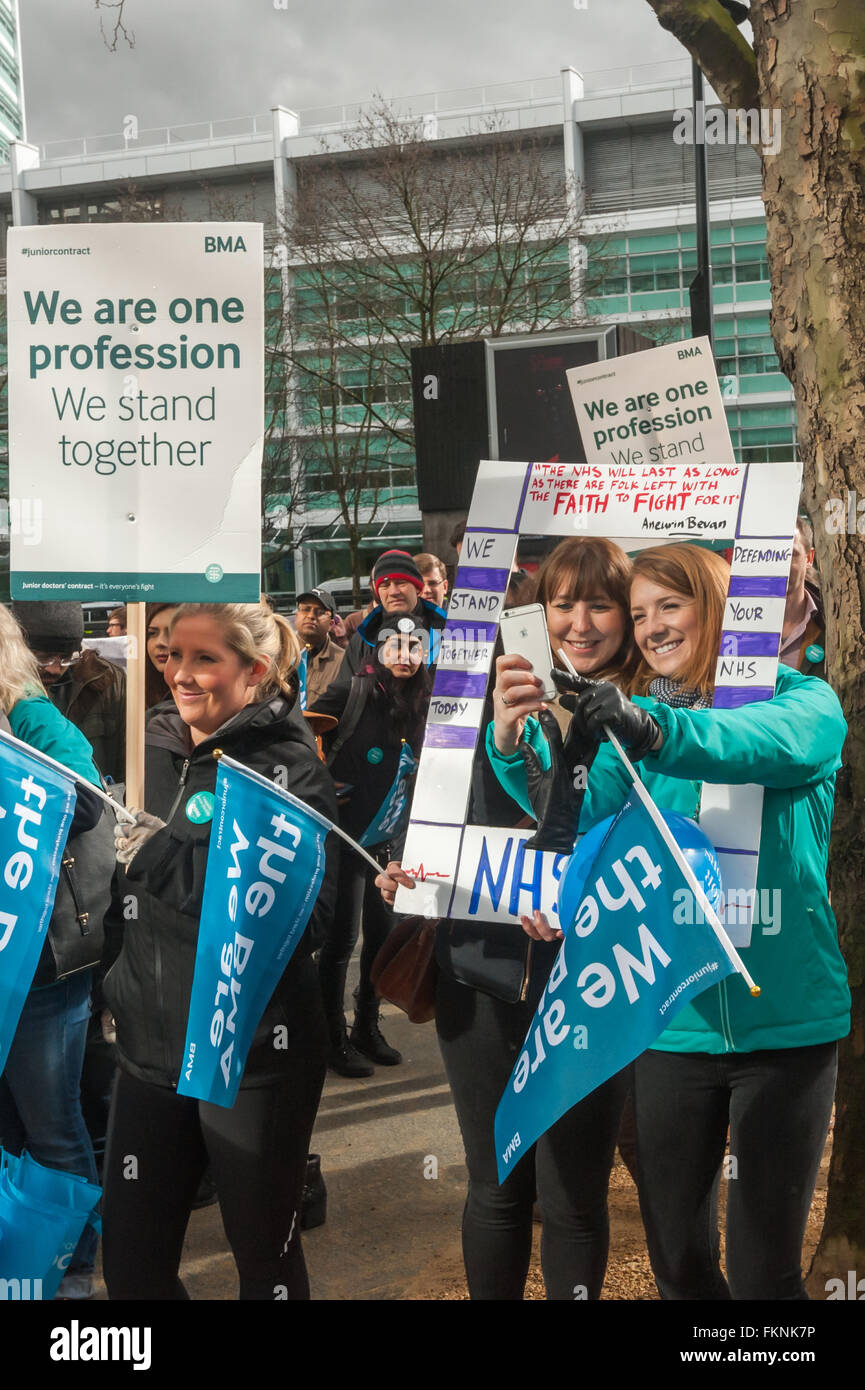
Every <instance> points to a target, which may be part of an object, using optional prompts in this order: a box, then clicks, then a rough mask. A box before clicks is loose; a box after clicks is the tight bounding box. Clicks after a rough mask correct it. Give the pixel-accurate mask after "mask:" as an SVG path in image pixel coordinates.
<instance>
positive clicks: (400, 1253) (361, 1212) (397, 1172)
mask: <svg viewBox="0 0 865 1390" xmlns="http://www.w3.org/2000/svg"><path fill="white" fill-rule="evenodd" d="M356 981H357V955H355V958H354V960H353V961H352V967H351V970H350V973H349V981H348V985H347V987H346V999H347V1000H348V1001H349V1003H351V991H352V989H353V988H354V985H355V984H356ZM381 1028H382V1032H383V1033H384V1035H385V1037H386V1038H387V1041H388V1042H389V1043H390V1044H391V1045H392V1046H393V1047H396V1048H398V1049H399V1051H400V1052H401V1053H402V1054H403V1061H402V1063H401V1064H400V1065H399V1066H396V1067H376V1070H375V1074H374V1075H373V1076H371V1077H368V1078H363V1079H359V1080H350V1079H348V1078H346V1077H341V1076H336V1075H335V1074H334V1073H333V1072H330V1071H329V1072H328V1074H327V1080H326V1082H325V1089H324V1094H323V1095H322V1099H321V1104H320V1106H319V1111H318V1118H317V1120H316V1126H315V1131H314V1134H313V1141H312V1148H313V1152H315V1153H320V1154H321V1167H322V1173H323V1174H324V1179H325V1183H326V1185H327V1220H326V1222H325V1224H324V1225H323V1226H320V1227H318V1228H317V1229H316V1230H314V1231H309V1232H306V1233H305V1234H304V1237H303V1246H304V1253H305V1256H306V1263H307V1268H308V1270H309V1281H310V1288H311V1293H312V1298H313V1300H314V1301H315V1300H327V1299H339V1300H343V1299H349V1300H351V1299H359V1300H370V1299H376V1300H378V1299H384V1300H387V1299H415V1298H424V1299H428V1298H436V1297H438V1296H440V1291H447V1294H448V1296H450V1297H451V1298H452V1297H454V1296H455V1295H454V1290H455V1289H456V1290H458V1291H459V1288H460V1285H461V1283H462V1279H463V1270H462V1256H461V1252H460V1221H461V1217H462V1208H463V1202H464V1200H465V1184H466V1171H465V1162H464V1158H463V1149H462V1140H461V1138H460V1132H459V1127H458V1125H457V1120H456V1114H455V1112H454V1109H453V1104H452V1102H451V1097H450V1090H449V1088H448V1084H447V1080H446V1078H445V1074H444V1068H443V1066H442V1061H441V1056H440V1055H439V1050H438V1043H437V1041H436V1033H435V1024H434V1023H425V1024H413V1023H409V1021H408V1019H407V1018H406V1016H405V1014H403V1013H401V1012H400V1010H399V1009H396V1008H394V1007H393V1006H392V1005H390V1004H385V1005H384V1006H383V1007H382V1013H381ZM180 1275H181V1278H182V1279H183V1282H184V1284H185V1285H186V1288H187V1290H188V1292H189V1296H190V1298H192V1299H218V1300H229V1299H235V1298H236V1297H237V1277H236V1273H235V1267H234V1260H233V1259H232V1256H231V1253H230V1251H229V1249H228V1244H227V1241H226V1239H225V1234H224V1232H223V1229H222V1220H221V1217H220V1213H219V1207H218V1205H213V1206H211V1207H205V1208H204V1209H203V1210H201V1211H194V1212H193V1213H192V1215H191V1217H190V1221H189V1227H188V1230H187V1235H186V1244H185V1247H184V1255H183V1261H182V1264H181V1268H180ZM96 1296H97V1298H98V1299H105V1298H106V1293H105V1287H104V1285H103V1284H102V1282H101V1278H99V1279H98V1282H97V1295H96ZM456 1296H459V1292H457V1295H456Z"/></svg>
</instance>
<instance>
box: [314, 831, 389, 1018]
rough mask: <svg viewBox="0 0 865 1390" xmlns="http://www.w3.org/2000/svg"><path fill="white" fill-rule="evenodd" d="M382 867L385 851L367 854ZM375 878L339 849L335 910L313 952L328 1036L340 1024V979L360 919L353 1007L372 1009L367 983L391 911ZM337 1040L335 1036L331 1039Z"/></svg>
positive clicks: (342, 1001)
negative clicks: (324, 934) (354, 1003)
mask: <svg viewBox="0 0 865 1390" xmlns="http://www.w3.org/2000/svg"><path fill="white" fill-rule="evenodd" d="M371 853H372V855H373V857H374V858H381V859H382V864H383V865H384V864H385V863H387V852H386V850H382V851H379V850H372V851H371ZM374 879H375V874H374V873H373V871H372V869H371V868H370V867H369V866H368V865H367V864H366V863H365V862H364V860H363V859H361V857H360V855H359V854H355V853H354V851H353V850H350V849H347V848H345V847H344V849H343V853H341V854H340V861H339V878H338V880H337V897H336V909H335V911H334V915H333V921H332V922H331V923H330V925H329V926H328V929H327V936H326V938H325V941H324V943H323V945H322V947H321V950H320V951H319V953H318V977H319V981H320V982H321V997H322V1000H323V1002H324V1012H325V1015H326V1017H327V1021H328V1026H329V1027H330V1028H331V1031H332V1032H333V1031H334V1030H335V1029H339V1030H341V1029H342V1027H343V1026H344V1023H345V1013H344V1009H345V977H346V975H347V973H348V963H349V961H350V960H351V953H352V951H353V950H354V948H355V944H356V942H357V938H358V934H359V932H360V927H361V919H362V920H363V944H362V946H361V949H360V984H359V988H358V1004H359V1006H360V1007H361V1008H372V1007H374V1006H375V1003H376V993H375V989H374V988H373V986H372V984H371V982H370V971H371V969H372V963H373V961H374V960H375V958H376V956H377V955H378V952H379V949H380V948H381V947H382V946H383V945H384V942H385V940H386V939H387V936H388V933H389V932H390V929H391V927H392V926H393V921H394V917H393V913H392V912H391V910H390V908H389V907H388V906H387V904H386V903H385V901H384V899H383V898H382V896H381V893H380V892H379V890H378V889H377V888H376V887H375V883H374ZM333 1040H334V1041H335V1040H336V1039H335V1037H334V1039H333Z"/></svg>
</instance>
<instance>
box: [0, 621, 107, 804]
mask: <svg viewBox="0 0 865 1390" xmlns="http://www.w3.org/2000/svg"><path fill="white" fill-rule="evenodd" d="M12 611H13V612H14V614H15V617H16V618H17V619H18V622H19V623H20V624H21V627H22V628H23V631H24V636H25V638H26V639H27V645H28V646H29V648H30V650H31V651H32V653H33V655H34V656H35V658H36V664H37V665H38V667H39V674H40V676H41V678H42V684H43V685H44V686H45V689H46V690H47V692H48V694H49V696H50V698H51V700H52V701H53V703H54V704H55V705H56V706H57V708H58V709H59V710H60V712H61V714H65V715H66V718H67V719H69V720H71V721H72V723H73V724H75V725H77V726H78V728H79V729H80V730H81V732H82V733H83V735H84V737H85V738H86V739H87V740H88V741H89V743H90V746H91V748H92V749H93V761H94V762H95V764H96V766H97V768H98V769H99V771H100V772H101V773H102V775H103V777H110V778H112V779H113V780H114V781H115V782H122V781H123V780H124V778H125V775H126V676H125V674H124V672H123V671H121V669H120V667H119V666H115V665H114V664H113V663H112V662H110V661H105V660H104V659H103V658H102V657H101V656H98V655H97V653H96V652H93V651H82V649H81V643H82V641H83V639H84V615H83V613H82V611H81V605H80V603H72V602H50V601H49V602H43V601H41V600H39V601H37V602H33V603H29V602H18V601H16V602H14V603H13V605H12Z"/></svg>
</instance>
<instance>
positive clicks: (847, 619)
mask: <svg viewBox="0 0 865 1390" xmlns="http://www.w3.org/2000/svg"><path fill="white" fill-rule="evenodd" d="M649 3H650V4H651V5H652V8H653V9H654V10H655V11H656V13H658V14H659V16H660V15H661V11H663V12H664V15H665V19H664V22H665V24H666V26H667V27H669V28H671V29H672V30H673V32H674V33H676V35H677V37H679V38H681V39H682V42H683V43H685V44H686V46H687V47H690V48H691V49H692V51H694V50H695V49H696V50H697V51H696V56H697V58H698V61H699V62H700V65H701V67H703V70H704V72H706V74H707V75H708V76H709V78H710V80H711V82H712V85H713V86H714V88H715V90H716V91H717V92H719V94H720V93H721V92H722V91H723V92H725V94H727V93H730V92H734V91H736V90H737V88H736V82H737V81H739V80H740V77H741V68H740V67H739V65H738V60H737V61H736V63H735V64H734V63H732V60H731V72H730V74H729V80H726V79H725V78H724V75H723V74H722V73H720V72H719V71H718V67H719V60H718V52H717V49H716V48H713V39H712V33H714V34H715V35H717V33H718V26H715V28H714V29H713V30H712V31H710V30H709V29H706V30H705V31H704V33H703V35H702V37H701V35H700V33H699V32H698V30H697V28H696V27H695V23H694V12H695V11H700V12H703V13H704V12H705V11H706V10H707V9H709V8H712V9H719V8H720V7H719V6H718V5H717V2H716V0H699V3H698V4H695V3H693V0H649ZM704 18H705V13H704ZM751 22H752V25H753V30H754V52H755V56H756V69H757V79H758V91H759V104H760V105H761V106H762V107H763V108H767V109H768V110H769V111H776V110H777V111H780V113H781V115H780V119H781V144H780V149H779V150H778V151H777V153H775V154H771V153H769V152H768V151H767V150H765V149H764V150H763V152H762V165H763V199H764V202H765V205H766V227H767V248H768V259H769V268H770V277H771V285H772V316H771V323H772V333H773V337H774V340H775V345H776V347H777V350H778V356H779V358H780V361H781V366H782V368H783V370H784V371H785V372H786V374H787V376H788V377H789V378H790V381H791V383H792V386H793V389H794V392H795V395H796V404H797V413H798V427H799V445H800V451H801V455H802V458H803V460H804V465H805V484H804V495H805V502H806V505H807V509H808V512H809V515H810V516H811V519H812V521H813V523H814V535H815V545H816V550H817V563H818V567H819V570H820V574H821V577H822V582H823V591H824V596H825V604H826V617H827V655H828V664H827V672H828V676H829V681H830V683H831V685H832V687H833V689H834V690H835V691H836V692H837V694H838V696H839V698H840V700H841V704H842V706H843V708H844V713H845V715H846V718H847V723H848V725H849V729H850V733H849V737H848V739H847V743H846V746H845V755H844V763H845V767H844V770H843V772H842V773H841V774H839V778H838V787H837V793H836V803H835V819H834V824H833V831H832V847H831V854H830V885H831V889H832V905H833V908H834V910H835V914H836V916H837V918H838V924H839V936H840V941H841V946H842V950H843V952H844V956H845V959H846V961H847V967H848V971H849V976H850V986H851V991H852V995H853V1020H852V1029H851V1032H850V1034H849V1036H848V1037H847V1038H846V1039H844V1040H843V1042H842V1043H841V1045H840V1068H839V1077H838V1091H837V1099H836V1120H835V1133H834V1145H833V1152H832V1163H831V1169H830V1174H829V1195H828V1204H827V1209H826V1220H825V1224H824V1227H823V1234H822V1237H821V1240H820V1245H819V1247H818V1249H817V1252H816V1254H815V1256H814V1260H813V1263H812V1265H811V1271H810V1274H809V1278H808V1290H809V1292H810V1294H811V1296H812V1297H815V1298H823V1297H825V1296H826V1281H827V1280H828V1279H829V1278H839V1277H840V1278H842V1279H844V1280H845V1282H846V1275H847V1271H848V1270H855V1271H858V1273H859V1275H860V1276H861V1275H863V1274H865V1069H863V1057H865V921H863V912H862V878H863V865H865V815H863V811H865V633H863V615H865V566H863V536H862V535H861V534H859V532H858V530H856V527H855V518H856V516H857V507H856V500H858V499H859V498H863V497H865V429H863V421H865V295H863V266H865V78H863V72H865V10H863V7H862V0H795V3H794V0H752V3H751ZM707 41H708V44H709V47H708V48H707V50H706V51H704V52H702V53H701V52H700V46H701V44H702V43H705V42H707ZM733 69H735V70H733ZM736 104H737V105H738V104H740V103H738V102H737V103H736ZM851 494H855V499H854V502H853V506H852V513H851V511H850V509H849V506H848V503H849V499H850V496H851ZM833 500H834V502H835V507H834V508H832V507H830V506H829V505H827V504H830V503H831V502H832V501H833ZM839 514H841V515H843V516H844V518H845V519H846V517H847V516H848V515H851V514H852V517H853V518H854V529H853V531H852V533H851V532H849V531H841V532H840V533H839V532H837V531H835V530H832V529H830V528H829V527H828V526H827V524H826V520H827V516H836V517H837V516H838V515H839ZM862 522H863V530H865V518H863V519H862ZM767 1142H771V1137H770V1136H767Z"/></svg>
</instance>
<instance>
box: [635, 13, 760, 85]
mask: <svg viewBox="0 0 865 1390" xmlns="http://www.w3.org/2000/svg"><path fill="white" fill-rule="evenodd" d="M648 3H649V4H650V5H651V7H652V9H653V10H654V11H655V14H656V15H657V16H658V20H659V21H660V23H661V25H662V26H663V28H664V29H668V30H669V32H670V33H671V34H674V35H675V37H676V38H677V39H678V40H679V42H680V43H682V44H684V46H685V48H687V50H688V52H689V53H690V55H691V57H692V58H694V59H696V61H697V62H698V63H699V65H700V67H701V68H702V70H703V73H704V75H705V77H706V79H707V81H708V82H709V83H710V85H711V86H712V87H713V88H714V90H715V91H716V92H717V94H718V96H719V97H720V98H721V101H722V102H723V103H724V105H725V106H728V107H730V108H732V109H734V110H736V109H740V108H742V109H745V110H748V109H749V108H751V107H755V106H759V104H760V99H759V86H758V81H757V60H756V58H755V56H754V50H753V49H752V48H751V45H750V44H749V43H748V40H747V39H746V38H745V36H744V34H742V33H740V32H739V30H738V28H737V27H736V24H735V23H734V21H733V20H732V18H731V17H730V15H728V14H727V11H726V10H725V9H723V8H722V6H721V5H720V4H719V3H718V0H648Z"/></svg>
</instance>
